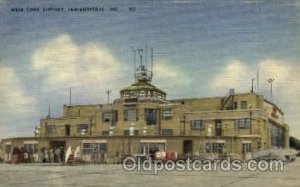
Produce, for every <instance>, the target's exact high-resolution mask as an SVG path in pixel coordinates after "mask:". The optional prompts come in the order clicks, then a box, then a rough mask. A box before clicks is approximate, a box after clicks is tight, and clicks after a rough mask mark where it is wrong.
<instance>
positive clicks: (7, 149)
mask: <svg viewBox="0 0 300 187" xmlns="http://www.w3.org/2000/svg"><path fill="white" fill-rule="evenodd" d="M11 152H12V146H11V145H6V146H5V153H7V154H8V153H11Z"/></svg>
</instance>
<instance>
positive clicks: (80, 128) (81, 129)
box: [77, 124, 89, 135]
mask: <svg viewBox="0 0 300 187" xmlns="http://www.w3.org/2000/svg"><path fill="white" fill-rule="evenodd" d="M88 129H89V125H88V124H78V125H77V132H78V133H80V134H82V135H84V134H86V133H87V131H88Z"/></svg>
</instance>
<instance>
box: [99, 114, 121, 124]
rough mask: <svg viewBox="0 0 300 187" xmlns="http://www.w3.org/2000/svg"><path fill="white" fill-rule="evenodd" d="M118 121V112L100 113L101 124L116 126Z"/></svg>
mask: <svg viewBox="0 0 300 187" xmlns="http://www.w3.org/2000/svg"><path fill="white" fill-rule="evenodd" d="M117 121H118V111H110V112H103V113H102V122H103V123H109V124H111V125H116V122H117Z"/></svg>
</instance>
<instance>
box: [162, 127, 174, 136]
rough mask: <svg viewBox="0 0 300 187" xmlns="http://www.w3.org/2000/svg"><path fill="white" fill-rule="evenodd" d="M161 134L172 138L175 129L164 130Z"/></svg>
mask: <svg viewBox="0 0 300 187" xmlns="http://www.w3.org/2000/svg"><path fill="white" fill-rule="evenodd" d="M161 134H162V135H163V136H172V135H173V129H162V131H161Z"/></svg>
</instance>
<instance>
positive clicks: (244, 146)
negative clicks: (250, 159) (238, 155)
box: [242, 143, 251, 154]
mask: <svg viewBox="0 0 300 187" xmlns="http://www.w3.org/2000/svg"><path fill="white" fill-rule="evenodd" d="M242 152H243V153H244V154H245V153H249V152H251V143H243V144H242Z"/></svg>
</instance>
